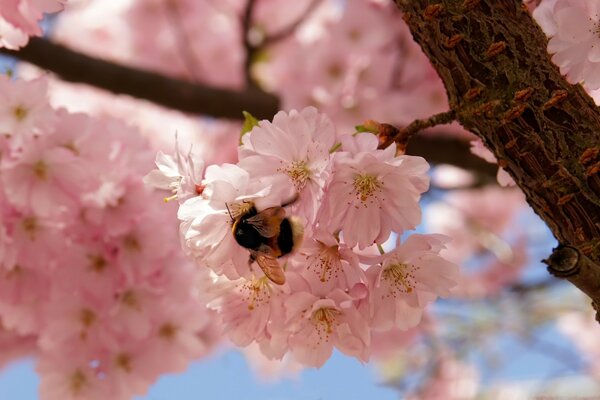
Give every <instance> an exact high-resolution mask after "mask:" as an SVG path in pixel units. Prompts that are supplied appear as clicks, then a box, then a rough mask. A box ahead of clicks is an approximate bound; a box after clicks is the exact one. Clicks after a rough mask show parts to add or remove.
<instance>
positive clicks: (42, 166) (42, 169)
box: [33, 160, 48, 181]
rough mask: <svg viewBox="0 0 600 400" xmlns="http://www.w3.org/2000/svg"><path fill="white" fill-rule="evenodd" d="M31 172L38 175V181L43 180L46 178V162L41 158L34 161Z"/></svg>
mask: <svg viewBox="0 0 600 400" xmlns="http://www.w3.org/2000/svg"><path fill="white" fill-rule="evenodd" d="M33 173H34V174H35V176H37V177H38V179H39V180H40V181H45V180H47V179H48V164H46V163H45V162H44V161H43V160H40V161H38V162H36V163H35V164H34V165H33Z"/></svg>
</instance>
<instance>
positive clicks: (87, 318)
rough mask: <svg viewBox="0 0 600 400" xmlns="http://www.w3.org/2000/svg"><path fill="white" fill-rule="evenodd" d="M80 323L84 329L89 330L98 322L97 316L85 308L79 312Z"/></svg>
mask: <svg viewBox="0 0 600 400" xmlns="http://www.w3.org/2000/svg"><path fill="white" fill-rule="evenodd" d="M79 321H80V322H81V324H82V325H83V326H84V327H86V328H89V327H90V326H92V324H93V323H94V321H96V314H95V313H94V312H93V311H92V310H90V309H89V308H84V309H82V310H81V311H80V312H79Z"/></svg>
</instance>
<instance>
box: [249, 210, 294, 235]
mask: <svg viewBox="0 0 600 400" xmlns="http://www.w3.org/2000/svg"><path fill="white" fill-rule="evenodd" d="M284 218H285V210H284V209H283V207H270V208H267V209H265V210H263V211H261V212H259V213H258V214H256V215H255V216H253V217H250V218H248V219H246V221H245V222H246V223H248V224H250V225H252V226H253V227H254V228H255V229H256V230H257V231H258V233H260V234H261V235H262V236H264V237H268V238H270V237H273V236H276V235H278V234H279V227H280V226H281V221H283V219H284Z"/></svg>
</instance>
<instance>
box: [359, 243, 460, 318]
mask: <svg viewBox="0 0 600 400" xmlns="http://www.w3.org/2000/svg"><path fill="white" fill-rule="evenodd" d="M447 241H448V238H446V237H445V236H443V235H421V234H414V235H411V236H409V237H408V238H407V239H406V241H404V243H401V242H400V239H399V238H398V240H397V242H396V248H395V249H394V250H393V251H391V252H390V253H386V254H385V255H384V256H383V257H382V262H381V264H377V265H373V266H372V267H370V268H369V269H368V270H367V275H368V277H369V279H370V282H371V288H372V289H371V304H372V310H373V321H372V326H373V327H374V328H378V329H390V328H392V327H393V326H396V327H398V328H400V329H408V328H412V327H414V326H416V325H417V324H418V323H419V322H420V320H421V314H422V312H423V308H424V307H425V306H426V305H427V304H429V303H431V302H433V301H434V300H435V299H436V298H437V297H438V296H448V295H450V289H451V288H452V287H454V286H455V285H456V283H457V281H458V266H457V265H455V264H452V263H450V262H448V261H446V260H444V259H443V258H442V257H440V255H439V252H440V250H442V249H443V248H444V245H445V243H446V242H447Z"/></svg>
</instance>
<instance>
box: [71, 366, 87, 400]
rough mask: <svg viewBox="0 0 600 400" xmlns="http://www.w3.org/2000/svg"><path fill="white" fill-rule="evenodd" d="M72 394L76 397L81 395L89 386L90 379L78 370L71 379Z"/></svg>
mask: <svg viewBox="0 0 600 400" xmlns="http://www.w3.org/2000/svg"><path fill="white" fill-rule="evenodd" d="M69 381H70V382H69V383H70V385H69V386H70V389H71V393H73V394H74V395H76V396H77V395H79V394H80V393H81V392H82V391H83V390H84V389H85V388H86V387H87V386H88V385H89V382H88V379H87V377H86V376H85V374H84V373H83V372H81V370H79V369H78V370H76V371H75V372H73V374H72V375H71V377H70V379H69Z"/></svg>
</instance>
